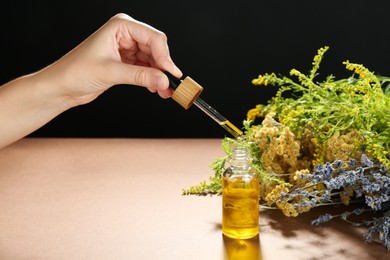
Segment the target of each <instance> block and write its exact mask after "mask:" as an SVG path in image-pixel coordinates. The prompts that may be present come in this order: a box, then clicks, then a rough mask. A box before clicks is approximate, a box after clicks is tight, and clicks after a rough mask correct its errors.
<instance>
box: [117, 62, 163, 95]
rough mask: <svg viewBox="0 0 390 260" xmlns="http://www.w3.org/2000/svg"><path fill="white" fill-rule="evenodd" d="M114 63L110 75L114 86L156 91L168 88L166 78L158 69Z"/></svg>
mask: <svg viewBox="0 0 390 260" xmlns="http://www.w3.org/2000/svg"><path fill="white" fill-rule="evenodd" d="M115 63H116V64H115V66H113V73H112V74H111V75H113V78H112V81H113V82H112V83H113V84H114V85H116V84H130V85H137V86H142V87H146V88H148V89H150V90H156V91H163V90H166V89H168V87H169V80H168V77H167V76H166V75H165V74H164V73H163V72H162V71H160V70H158V69H155V68H152V67H144V66H138V65H131V64H126V63H121V62H115Z"/></svg>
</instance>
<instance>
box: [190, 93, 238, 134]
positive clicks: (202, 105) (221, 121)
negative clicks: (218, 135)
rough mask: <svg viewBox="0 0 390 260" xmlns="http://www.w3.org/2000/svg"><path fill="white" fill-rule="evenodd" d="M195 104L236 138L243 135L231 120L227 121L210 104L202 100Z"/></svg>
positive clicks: (199, 99)
mask: <svg viewBox="0 0 390 260" xmlns="http://www.w3.org/2000/svg"><path fill="white" fill-rule="evenodd" d="M194 104H195V105H196V106H197V107H198V108H200V110H202V111H203V112H205V113H206V114H207V115H208V116H209V117H211V118H212V119H214V121H216V122H217V123H218V124H219V125H220V126H222V127H223V128H224V129H225V130H226V131H228V132H229V133H230V134H231V135H233V136H234V137H235V138H238V137H240V136H241V135H242V131H241V130H240V129H238V128H237V127H236V126H235V125H233V124H232V123H231V122H230V121H229V120H227V119H226V118H225V117H224V116H222V115H221V114H220V113H218V112H217V111H216V110H215V109H214V108H212V107H211V106H210V105H209V104H207V103H206V102H204V101H203V100H202V99H201V98H199V97H198V98H197V99H196V100H195V101H194Z"/></svg>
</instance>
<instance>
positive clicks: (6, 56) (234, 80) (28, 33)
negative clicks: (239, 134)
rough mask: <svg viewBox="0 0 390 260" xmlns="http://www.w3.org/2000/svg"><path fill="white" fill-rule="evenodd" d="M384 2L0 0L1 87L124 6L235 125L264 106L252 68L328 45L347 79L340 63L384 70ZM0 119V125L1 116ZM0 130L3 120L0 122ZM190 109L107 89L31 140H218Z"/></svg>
mask: <svg viewBox="0 0 390 260" xmlns="http://www.w3.org/2000/svg"><path fill="white" fill-rule="evenodd" d="M389 3H390V2H389V1H372V0H371V1H368V0H366V1H363V0H328V1H313V0H296V1H291V0H290V1H281V0H272V1H271V0H269V1H261V0H253V1H248V0H241V1H227V0H225V1H222V0H221V1H213V0H208V1H201V0H196V1H195V0H185V1H183V0H181V1H179V0H174V1H158V0H139V1H132V0H126V1H125V0H115V1H113V0H111V1H108V0H94V1H89V0H88V1H86V0H85V1H83V0H79V1H74V0H67V1H12V2H9V3H6V1H3V2H2V4H1V5H2V6H1V11H0V12H1V17H0V19H1V20H0V22H1V23H0V28H1V30H0V33H1V34H0V35H1V41H0V47H1V49H0V50H1V51H0V55H1V56H0V57H1V59H0V62H1V63H0V68H1V69H0V83H1V84H2V83H5V82H7V81H9V80H11V79H14V78H16V77H18V76H21V75H24V74H27V73H31V72H34V71H36V70H39V69H41V68H42V67H44V66H47V65H48V64H50V63H52V62H54V61H55V60H57V59H58V58H60V57H61V56H62V55H64V54H65V53H66V52H68V51H70V50H71V49H72V48H74V47H75V46H76V45H77V44H79V43H80V42H81V41H82V40H84V39H85V38H86V37H88V36H89V35H90V34H91V33H93V32H94V31H95V30H96V29H98V28H99V27H100V26H101V25H102V24H103V23H104V22H106V20H107V19H109V18H110V17H111V16H113V15H115V14H116V13H118V12H124V13H127V14H129V15H130V16H132V17H134V18H135V19H138V20H141V21H143V22H145V23H148V24H150V25H152V26H154V27H155V28H157V29H159V30H161V31H164V32H165V33H166V34H167V36H168V40H169V46H170V50H171V55H172V57H173V60H174V61H175V63H176V64H177V65H178V66H179V67H180V68H181V70H182V71H183V72H184V74H185V75H189V76H191V77H192V78H193V79H195V80H196V81H197V82H198V83H200V84H201V85H202V86H203V87H204V91H203V93H202V95H201V97H202V99H203V100H205V101H207V102H208V103H209V104H210V105H212V106H213V107H214V108H216V109H217V110H218V111H219V112H220V113H221V114H223V115H224V116H225V117H227V118H228V119H230V121H232V122H233V123H234V124H236V125H237V126H239V127H241V126H242V121H243V119H245V117H246V111H247V110H248V109H250V108H252V107H254V106H255V105H256V104H258V103H266V102H267V100H268V99H269V98H271V97H272V96H273V94H274V93H275V91H276V90H275V89H273V88H271V87H268V88H266V87H262V88H260V87H254V86H252V85H251V80H252V79H253V78H256V77H257V75H258V74H264V73H266V72H276V73H278V74H282V75H288V73H289V71H290V69H292V68H296V69H298V70H300V71H302V72H304V73H306V72H308V71H309V70H310V68H311V62H312V58H313V56H314V55H315V54H316V52H317V49H319V48H320V47H322V46H325V45H328V46H330V50H329V51H328V53H327V54H326V56H325V60H324V61H323V64H322V69H321V70H320V73H321V75H322V76H326V75H328V74H334V75H335V76H336V77H338V78H340V77H345V76H347V75H350V74H349V73H348V72H347V71H346V70H345V69H344V66H343V65H342V62H343V61H345V60H350V61H351V62H355V63H362V64H364V65H365V66H366V67H368V68H369V69H371V70H372V71H374V72H376V73H377V74H381V75H387V76H389V75H390V68H389V63H390V59H389V58H390V57H389V56H390V51H389V47H388V46H389V44H390V41H389V39H390V38H389V35H390V32H389V25H390V23H389V21H390V20H389V10H390V9H389V6H390V4H389ZM0 124H1V122H0ZM0 127H1V126H0ZM225 135H228V134H227V133H226V132H225V131H224V130H223V129H222V128H221V127H219V126H218V124H216V123H215V122H214V121H212V120H211V119H210V118H208V117H207V116H206V115H205V114H203V112H201V111H200V110H199V109H197V108H196V107H195V106H194V107H191V108H190V109H189V110H187V111H186V110H184V109H182V108H181V107H180V106H179V105H178V104H176V103H175V102H174V101H173V100H171V99H168V100H163V99H161V98H159V97H158V95H155V94H151V93H149V92H148V91H147V90H145V89H144V88H141V87H136V86H114V87H113V88H111V89H110V90H108V91H106V92H105V93H104V94H102V95H101V96H100V97H99V98H98V99H97V100H95V101H93V102H92V103H90V104H87V105H83V106H80V107H76V108H72V109H70V110H68V111H66V112H64V113H63V114H61V115H59V116H58V117H57V118H55V119H54V120H52V121H51V122H50V123H48V124H47V125H45V126H44V127H42V128H41V129H39V130H37V131H36V132H34V133H33V134H32V135H31V136H35V137H223V136H225Z"/></svg>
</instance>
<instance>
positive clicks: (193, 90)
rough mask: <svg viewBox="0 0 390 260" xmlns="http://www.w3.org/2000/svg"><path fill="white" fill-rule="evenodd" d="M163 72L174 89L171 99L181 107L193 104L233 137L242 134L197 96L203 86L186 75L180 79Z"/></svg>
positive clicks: (186, 107)
mask: <svg viewBox="0 0 390 260" xmlns="http://www.w3.org/2000/svg"><path fill="white" fill-rule="evenodd" d="M165 74H166V75H167V76H168V78H169V83H170V86H171V87H172V88H173V89H174V93H173V96H172V99H173V100H175V101H176V102H177V103H179V104H180V105H181V106H182V107H183V108H185V109H188V108H189V107H190V106H191V105H192V104H195V105H196V106H197V107H198V108H200V109H201V110H202V111H203V112H205V113H206V114H207V115H208V116H209V117H211V118H212V119H213V120H214V121H216V122H217V123H218V124H219V125H220V126H222V127H223V128H224V129H225V130H226V131H228V132H229V133H230V134H231V135H233V136H234V137H235V138H238V137H240V136H241V135H242V131H241V130H240V129H238V128H237V127H236V126H235V125H233V124H232V123H231V122H230V121H229V120H227V119H226V118H225V117H224V116H222V115H221V114H220V113H218V112H217V110H215V109H214V108H212V107H211V106H210V105H209V104H207V103H206V102H205V101H204V100H202V99H201V98H200V97H199V96H200V94H201V93H202V91H203V87H202V86H200V85H199V84H198V83H197V82H196V81H195V80H193V79H192V78H190V77H188V76H187V77H185V78H184V79H183V80H181V79H178V78H176V77H174V76H173V75H171V74H170V73H168V72H166V73H165Z"/></svg>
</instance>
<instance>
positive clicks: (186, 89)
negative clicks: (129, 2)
mask: <svg viewBox="0 0 390 260" xmlns="http://www.w3.org/2000/svg"><path fill="white" fill-rule="evenodd" d="M165 74H166V75H167V76H168V79H169V84H170V86H171V87H172V88H173V89H174V92H173V95H172V99H173V100H175V101H176V102H177V103H179V105H181V106H182V107H184V109H188V108H189V107H190V106H191V105H192V103H194V101H195V100H196V99H197V98H198V97H199V95H200V94H201V93H202V91H203V87H202V86H201V85H199V84H198V83H196V81H195V80H193V79H192V78H190V77H185V78H184V79H183V80H180V79H178V78H175V77H174V76H173V75H171V74H170V73H168V72H165Z"/></svg>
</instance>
